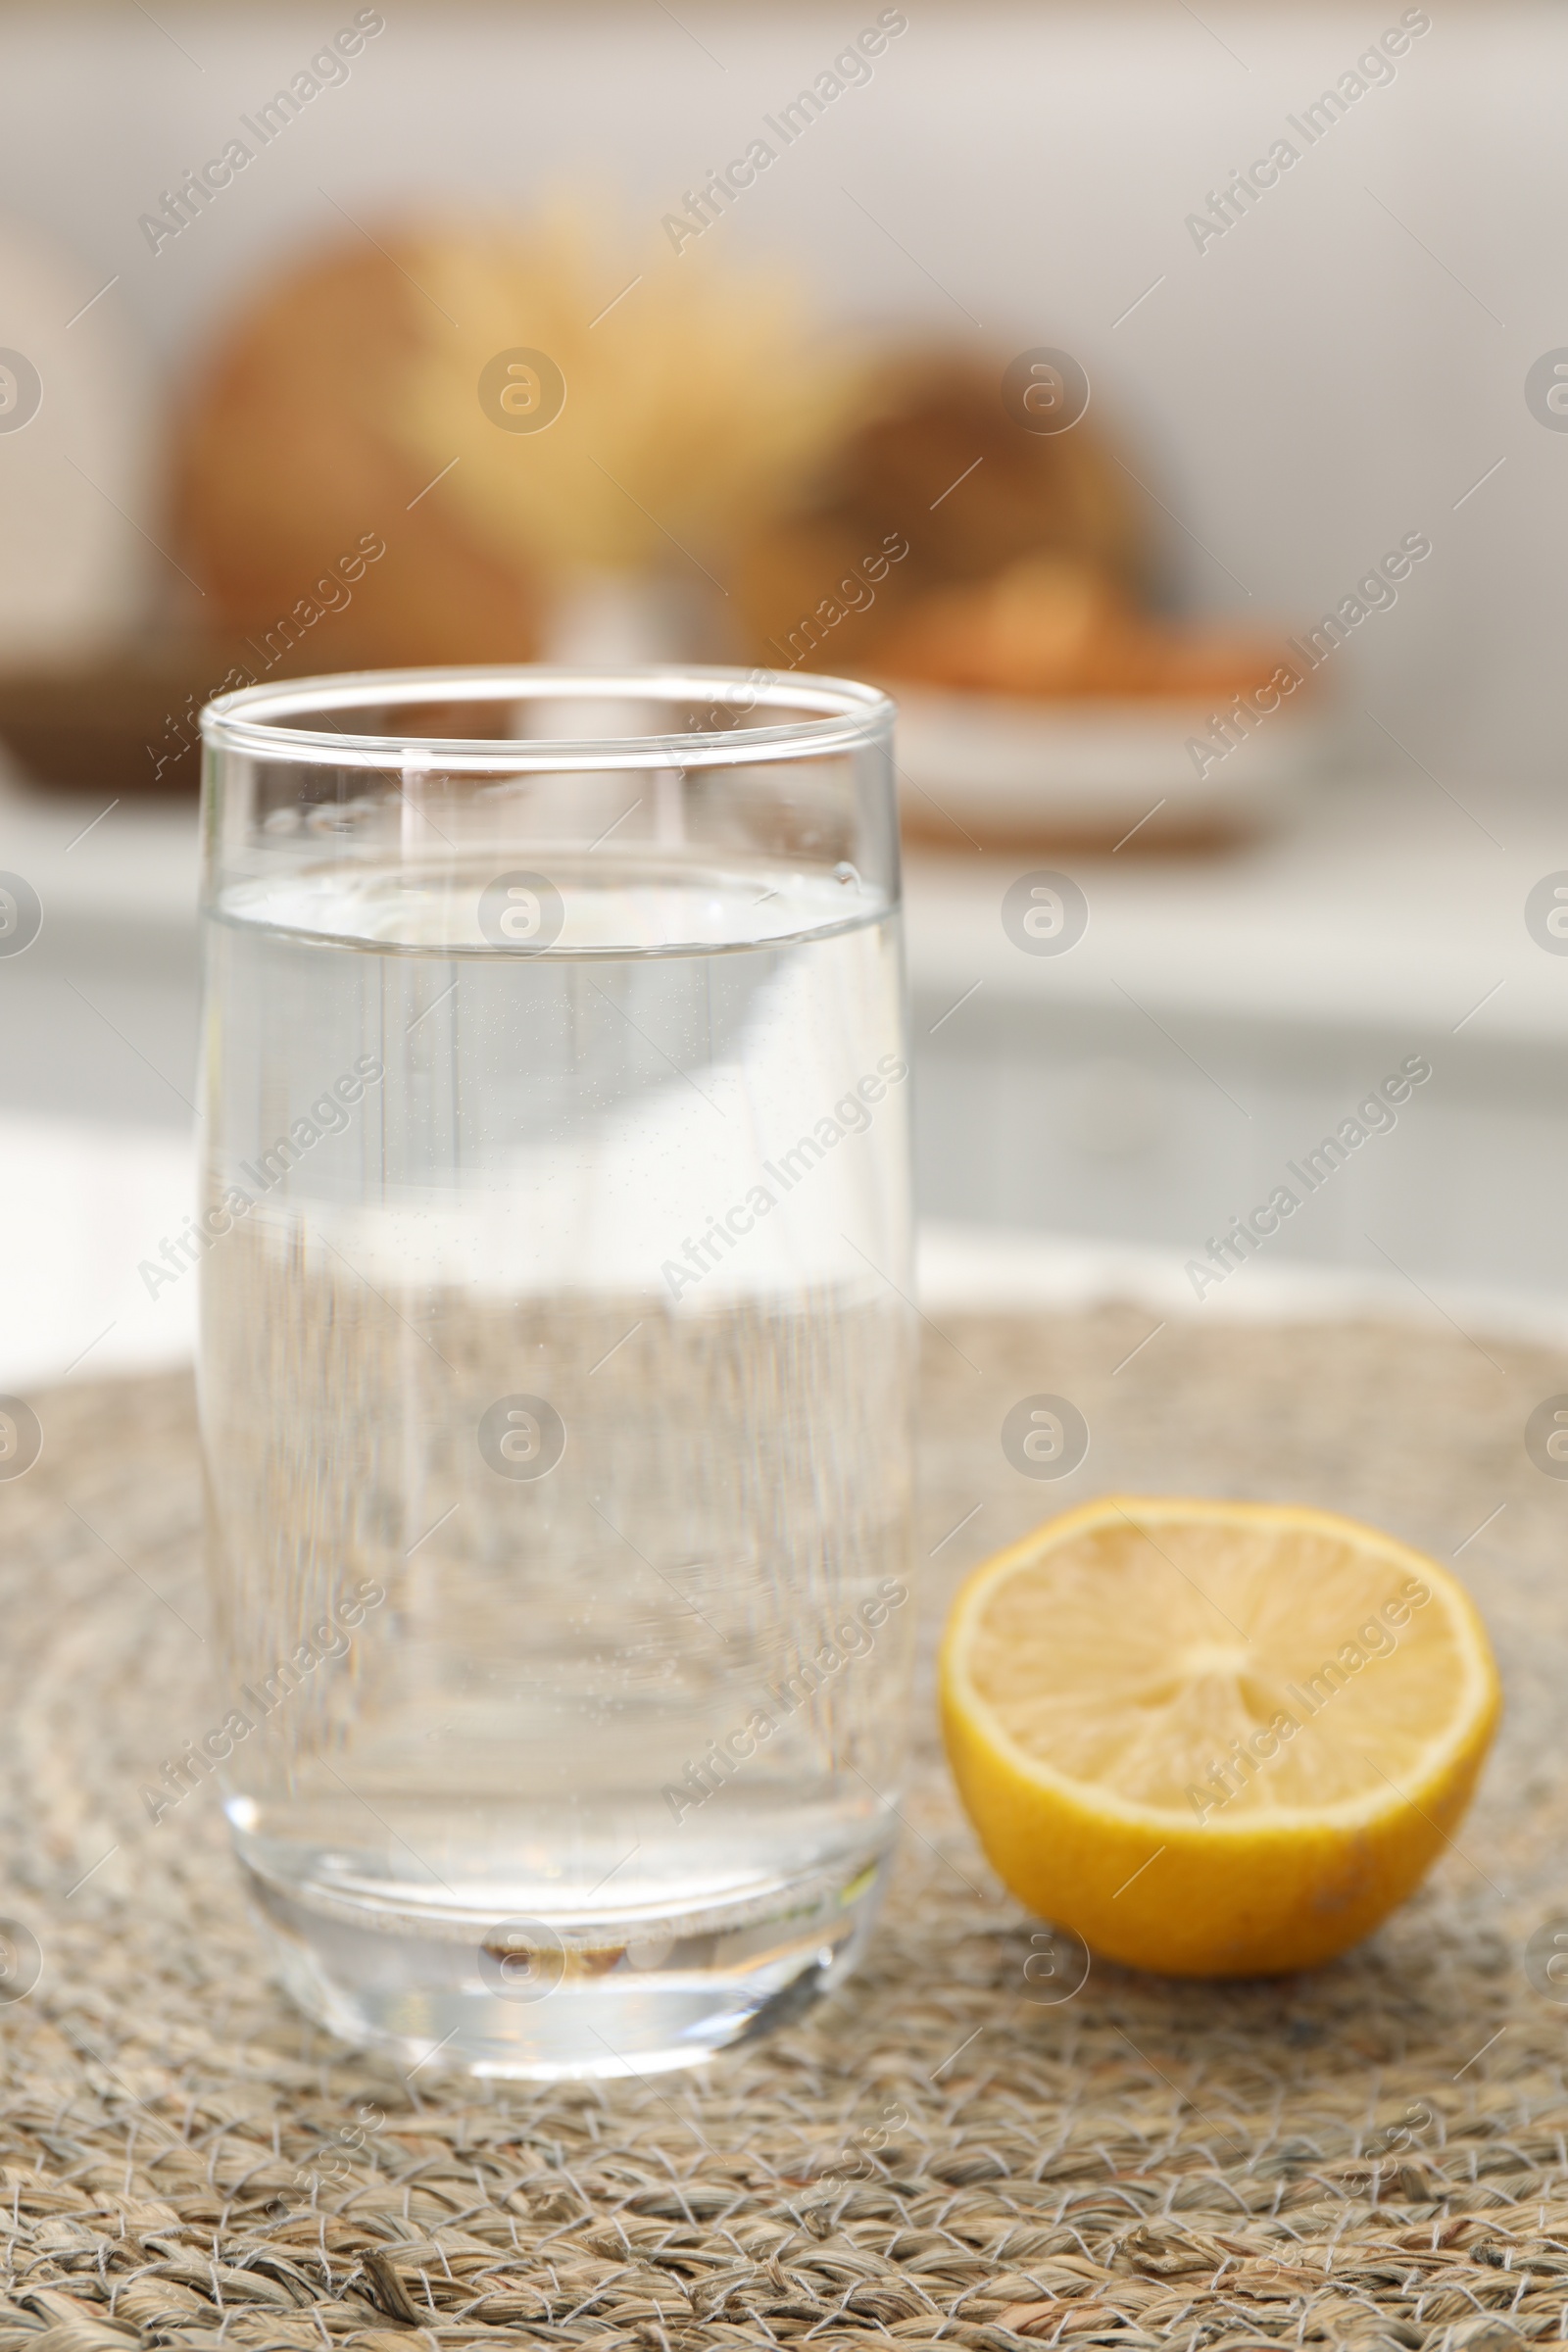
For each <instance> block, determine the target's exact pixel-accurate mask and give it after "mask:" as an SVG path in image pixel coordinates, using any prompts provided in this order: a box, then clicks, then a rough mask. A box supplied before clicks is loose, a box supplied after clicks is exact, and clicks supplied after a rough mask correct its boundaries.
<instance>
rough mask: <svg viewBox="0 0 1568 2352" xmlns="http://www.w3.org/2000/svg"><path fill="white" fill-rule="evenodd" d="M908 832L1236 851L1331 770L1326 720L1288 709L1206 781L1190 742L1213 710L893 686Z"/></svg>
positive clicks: (1204, 729) (1310, 711)
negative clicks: (1133, 837)
mask: <svg viewBox="0 0 1568 2352" xmlns="http://www.w3.org/2000/svg"><path fill="white" fill-rule="evenodd" d="M888 691H889V693H891V694H892V695H893V696H894V698H895V700H896V701H897V703H898V706H899V727H898V751H897V759H898V763H899V790H900V802H901V806H902V809H903V814H904V819H905V823H906V824H907V827H908V828H909V829H910V830H911V831H912V832H915V833H919V834H923V835H927V836H931V837H937V838H941V839H943V840H945V841H947V842H948V843H949V844H951V843H952V841H953V839H954V835H955V828H957V829H958V830H960V831H967V832H968V833H970V834H972V835H973V836H974V837H975V838H976V839H978V840H981V841H985V842H996V843H998V844H999V845H1003V844H1005V845H1008V846H1011V845H1014V844H1016V845H1025V844H1031V845H1037V846H1048V845H1060V846H1063V847H1072V848H1079V849H1110V848H1112V847H1114V846H1115V845H1116V844H1117V843H1119V842H1120V841H1121V840H1122V839H1123V838H1124V837H1125V836H1126V835H1127V833H1128V831H1129V829H1130V828H1132V827H1135V826H1136V827H1137V841H1138V846H1139V849H1140V850H1141V851H1148V850H1171V849H1198V848H1207V847H1211V846H1212V845H1214V844H1215V843H1217V842H1224V841H1231V840H1235V839H1237V838H1239V837H1241V836H1242V835H1245V834H1247V833H1250V832H1252V831H1255V830H1256V829H1257V828H1258V827H1259V826H1260V825H1262V824H1265V823H1267V822H1268V821H1270V820H1271V819H1272V818H1274V817H1275V816H1277V815H1278V814H1279V813H1280V812H1281V811H1282V810H1283V809H1286V808H1287V807H1288V806H1289V805H1290V803H1291V802H1292V801H1293V800H1294V799H1295V798H1296V797H1297V796H1298V795H1299V793H1300V792H1301V790H1302V789H1303V787H1305V786H1306V785H1308V784H1310V783H1311V782H1312V780H1313V779H1314V778H1315V777H1317V776H1319V775H1321V774H1322V773H1323V772H1324V771H1325V769H1326V768H1327V767H1328V766H1329V764H1330V763H1331V760H1332V758H1333V749H1334V728H1333V725H1332V721H1331V719H1330V718H1329V717H1328V715H1327V714H1326V713H1324V712H1323V711H1320V710H1318V709H1316V708H1314V707H1313V706H1312V705H1310V704H1307V703H1303V704H1302V705H1301V706H1300V707H1299V708H1292V706H1291V705H1289V704H1285V705H1282V706H1281V708H1280V709H1279V710H1278V711H1273V712H1271V713H1270V714H1269V716H1268V717H1267V718H1264V719H1262V720H1260V721H1259V723H1258V724H1257V726H1256V728H1255V729H1254V731H1253V733H1252V734H1251V735H1250V736H1249V737H1248V738H1247V739H1246V740H1245V741H1244V742H1242V743H1240V744H1238V745H1237V746H1236V748H1235V749H1234V750H1232V751H1230V752H1228V753H1227V754H1226V756H1225V757H1224V758H1223V759H1222V760H1216V761H1213V762H1210V763H1208V764H1207V765H1206V769H1205V773H1204V774H1203V775H1202V776H1200V775H1199V773H1198V766H1197V762H1196V761H1195V759H1194V757H1193V754H1192V752H1191V751H1190V750H1189V748H1188V746H1189V742H1190V740H1191V739H1193V738H1195V737H1196V738H1200V739H1205V738H1208V737H1209V735H1210V722H1211V720H1212V718H1213V715H1214V706H1213V704H1212V703H1208V704H1196V703H1195V704H1188V703H1162V702H1151V701H1138V702H1132V701H1128V702H1103V703H1100V702H1087V701H1085V702H1078V701H1074V702H1059V703H1047V702H1039V701H1031V700H1029V699H1028V698H1026V697H1024V696H1021V695H993V694H966V693H960V692H956V691H952V690H938V689H934V688H928V687H918V686H915V687H910V686H907V685H904V684H902V683H900V682H898V681H893V682H890V683H889V685H888Z"/></svg>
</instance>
